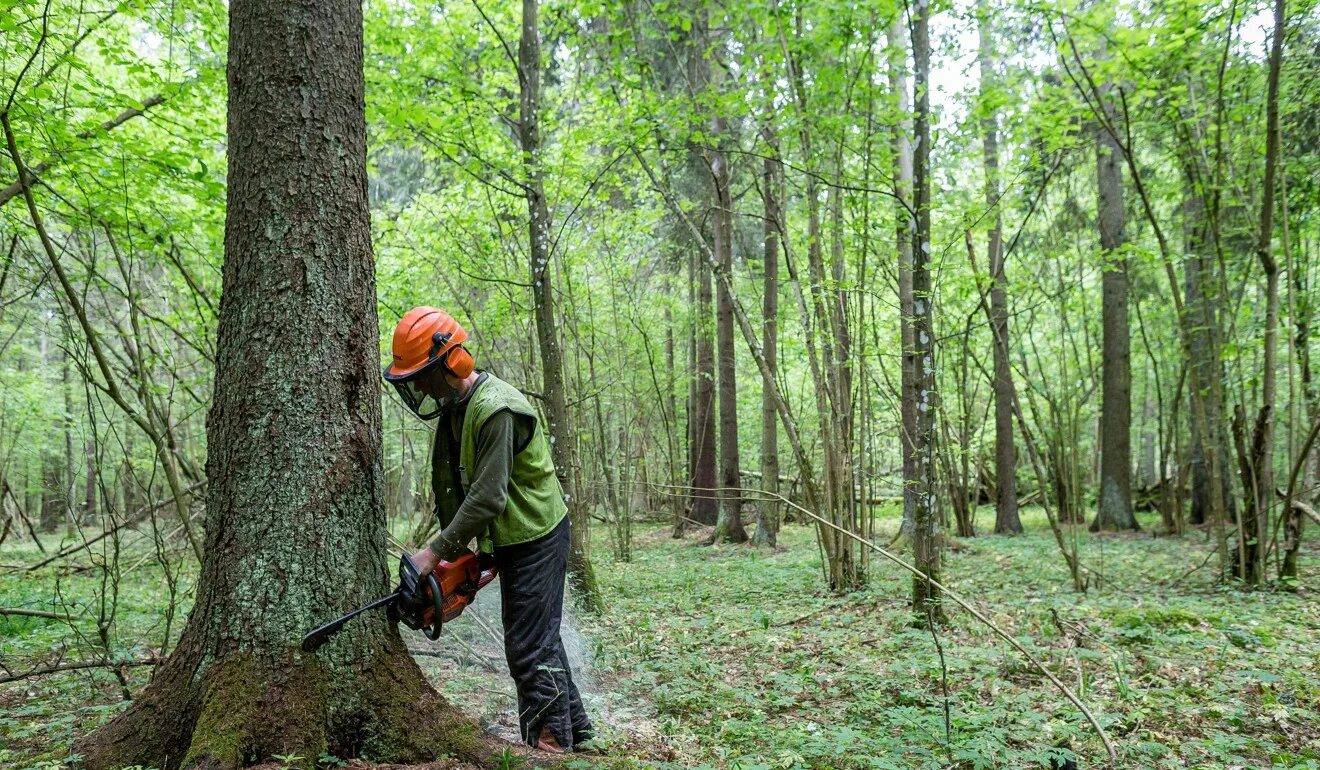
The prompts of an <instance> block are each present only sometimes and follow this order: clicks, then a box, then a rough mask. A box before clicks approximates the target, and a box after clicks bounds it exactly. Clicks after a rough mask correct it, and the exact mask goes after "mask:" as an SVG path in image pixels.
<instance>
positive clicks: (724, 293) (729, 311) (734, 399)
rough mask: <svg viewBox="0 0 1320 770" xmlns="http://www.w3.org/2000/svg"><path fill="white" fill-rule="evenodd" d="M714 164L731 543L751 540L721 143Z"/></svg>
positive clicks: (724, 488) (717, 132)
mask: <svg viewBox="0 0 1320 770" xmlns="http://www.w3.org/2000/svg"><path fill="white" fill-rule="evenodd" d="M725 131H726V126H725V120H724V118H723V117H722V116H719V115H716V116H714V117H712V118H711V135H712V136H713V137H714V141H715V144H716V145H718V144H719V143H720V142H721V141H723V138H724V134H725ZM707 163H708V164H709V167H710V178H711V186H712V188H713V193H714V206H713V211H712V212H711V222H712V223H713V228H714V234H713V235H714V237H713V238H712V239H711V240H712V247H713V248H714V251H715V260H716V261H717V262H718V263H719V265H720V269H722V270H723V271H724V273H725V275H727V276H729V278H730V280H729V281H722V282H721V283H720V287H719V293H718V295H717V304H716V309H715V337H716V343H717V347H718V349H719V362H718V363H719V402H720V493H719V502H720V511H719V518H718V519H717V521H716V523H715V532H714V534H713V535H712V539H713V540H725V541H728V542H730V543H743V542H746V541H747V530H746V529H745V528H744V527H743V522H742V495H741V493H740V491H739V487H740V485H741V484H742V479H741V474H740V473H739V464H738V383H737V375H736V371H735V364H736V362H737V361H736V358H735V356H734V337H733V297H732V296H730V294H729V292H730V289H731V288H732V286H733V282H732V278H733V196H732V194H731V193H730V191H729V160H728V158H727V157H726V156H725V154H724V152H723V151H722V150H721V149H719V147H718V146H717V147H715V148H713V149H711V150H710V151H709V152H708V153H707Z"/></svg>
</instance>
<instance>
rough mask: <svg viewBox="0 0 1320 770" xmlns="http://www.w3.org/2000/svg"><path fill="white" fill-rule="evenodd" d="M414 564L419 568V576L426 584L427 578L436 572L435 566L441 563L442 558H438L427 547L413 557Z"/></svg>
mask: <svg viewBox="0 0 1320 770" xmlns="http://www.w3.org/2000/svg"><path fill="white" fill-rule="evenodd" d="M412 563H413V566H414V567H416V568H417V574H418V575H420V576H421V579H422V581H423V582H425V581H426V576H427V575H429V574H431V573H432V572H435V566H436V565H437V564H439V563H440V557H439V556H436V555H435V552H434V551H432V550H431V549H430V547H426V548H423V549H422V550H420V551H418V552H417V553H415V554H413V555H412Z"/></svg>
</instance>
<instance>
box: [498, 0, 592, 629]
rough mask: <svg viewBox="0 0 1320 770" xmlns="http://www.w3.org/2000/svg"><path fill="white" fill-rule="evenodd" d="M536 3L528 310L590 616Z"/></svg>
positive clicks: (577, 577) (527, 80) (526, 148)
mask: <svg viewBox="0 0 1320 770" xmlns="http://www.w3.org/2000/svg"><path fill="white" fill-rule="evenodd" d="M538 10H539V8H538V4H537V0H523V7H522V35H521V37H520V39H519V41H518V69H519V77H518V81H519V82H520V83H521V85H522V93H521V95H520V98H519V101H518V104H519V110H518V115H519V121H520V130H519V132H518V133H519V139H520V140H521V142H522V163H523V172H524V174H525V175H526V177H527V182H526V185H527V186H526V189H527V213H528V218H527V227H528V242H529V245H530V249H529V253H530V256H531V260H532V264H531V274H532V304H533V305H534V306H535V310H534V313H535V319H536V340H537V343H538V346H539V347H540V350H541V374H542V379H543V381H544V385H545V387H544V390H545V403H546V414H547V417H548V418H549V421H550V426H549V427H550V440H551V452H550V453H551V456H552V457H553V458H554V462H555V472H556V474H557V475H558V476H559V483H560V485H561V486H562V487H563V489H564V500H565V501H567V502H568V511H569V516H570V517H571V518H572V531H573V534H572V542H571V543H570V545H569V553H568V573H569V577H570V579H571V581H572V583H573V587H574V588H575V589H576V591H577V594H578V599H579V600H580V601H581V602H582V603H583V605H584V606H585V607H587V608H588V609H590V610H593V611H595V610H599V609H600V608H601V603H600V591H599V590H598V589H597V588H596V575H595V572H594V571H593V569H592V566H591V558H590V553H589V549H588V546H589V545H590V543H591V516H590V513H591V512H590V510H589V509H588V507H587V506H586V505H585V504H584V501H583V500H579V499H578V495H577V494H576V492H577V478H576V474H577V434H576V433H574V431H573V422H572V416H571V415H570V414H569V411H568V400H567V395H566V393H565V390H566V389H565V387H564V356H563V351H562V350H561V349H560V347H559V337H558V334H559V330H558V327H557V326H556V325H555V299H554V290H553V287H554V280H553V274H552V273H551V272H550V258H551V256H552V255H551V253H550V209H549V206H548V204H547V203H546V199H545V188H544V185H543V184H542V177H541V129H540V123H539V110H540V101H541V33H540V30H539V28H538V27H537V13H538Z"/></svg>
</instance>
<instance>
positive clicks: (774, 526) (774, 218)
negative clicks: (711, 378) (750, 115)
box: [755, 125, 781, 548]
mask: <svg viewBox="0 0 1320 770" xmlns="http://www.w3.org/2000/svg"><path fill="white" fill-rule="evenodd" d="M764 133H765V139H766V143H767V144H769V145H771V146H772V147H773V146H775V136H774V133H773V129H772V128H770V127H769V126H768V125H767V128H766V129H765V132H764ZM770 154H771V155H778V152H777V151H774V152H771V153H770ZM779 179H780V170H779V164H778V163H777V162H776V161H774V160H772V159H771V158H766V159H765V160H764V161H763V163H762V172H761V202H762V207H763V209H764V211H763V214H764V217H765V224H764V229H763V231H762V232H763V237H764V245H765V255H764V260H763V264H762V269H763V270H764V281H765V283H764V289H763V293H762V295H761V355H762V357H763V358H764V359H765V366H766V374H765V375H763V376H762V383H761V488H762V489H763V490H764V491H765V492H767V493H768V494H769V495H775V494H778V493H779V415H778V414H777V407H776V406H775V401H774V395H773V393H772V391H773V389H774V386H775V384H776V383H775V382H774V378H775V377H776V376H778V373H779V369H778V366H779V364H778V357H779V353H778V350H779V230H780V226H781V223H780V220H781V216H780V212H779V200H778V197H777V196H778V192H779ZM780 508H781V504H780V502H779V501H778V500H775V499H768V500H762V501H761V502H760V503H759V504H758V506H757V510H756V536H755V542H756V544H757V545H768V546H770V547H771V548H774V547H775V546H776V545H777V544H778V541H779V511H780Z"/></svg>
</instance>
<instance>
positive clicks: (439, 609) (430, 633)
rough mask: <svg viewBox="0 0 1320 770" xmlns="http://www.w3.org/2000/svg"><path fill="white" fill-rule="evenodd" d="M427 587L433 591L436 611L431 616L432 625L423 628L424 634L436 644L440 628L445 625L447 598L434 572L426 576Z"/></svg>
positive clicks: (432, 599)
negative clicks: (441, 590)
mask: <svg viewBox="0 0 1320 770" xmlns="http://www.w3.org/2000/svg"><path fill="white" fill-rule="evenodd" d="M426 587H427V588H429V589H430V590H431V606H432V607H433V608H434V609H435V611H434V612H433V613H432V614H431V624H430V625H429V626H422V633H423V634H426V638H427V639H430V640H431V641H433V642H434V641H435V640H436V639H439V638H440V628H441V626H443V625H444V623H445V619H444V618H445V612H444V604H445V597H444V594H442V593H441V592H440V584H439V583H438V582H437V581H436V579H435V573H434V572H432V573H431V574H429V575H427V576H426Z"/></svg>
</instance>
